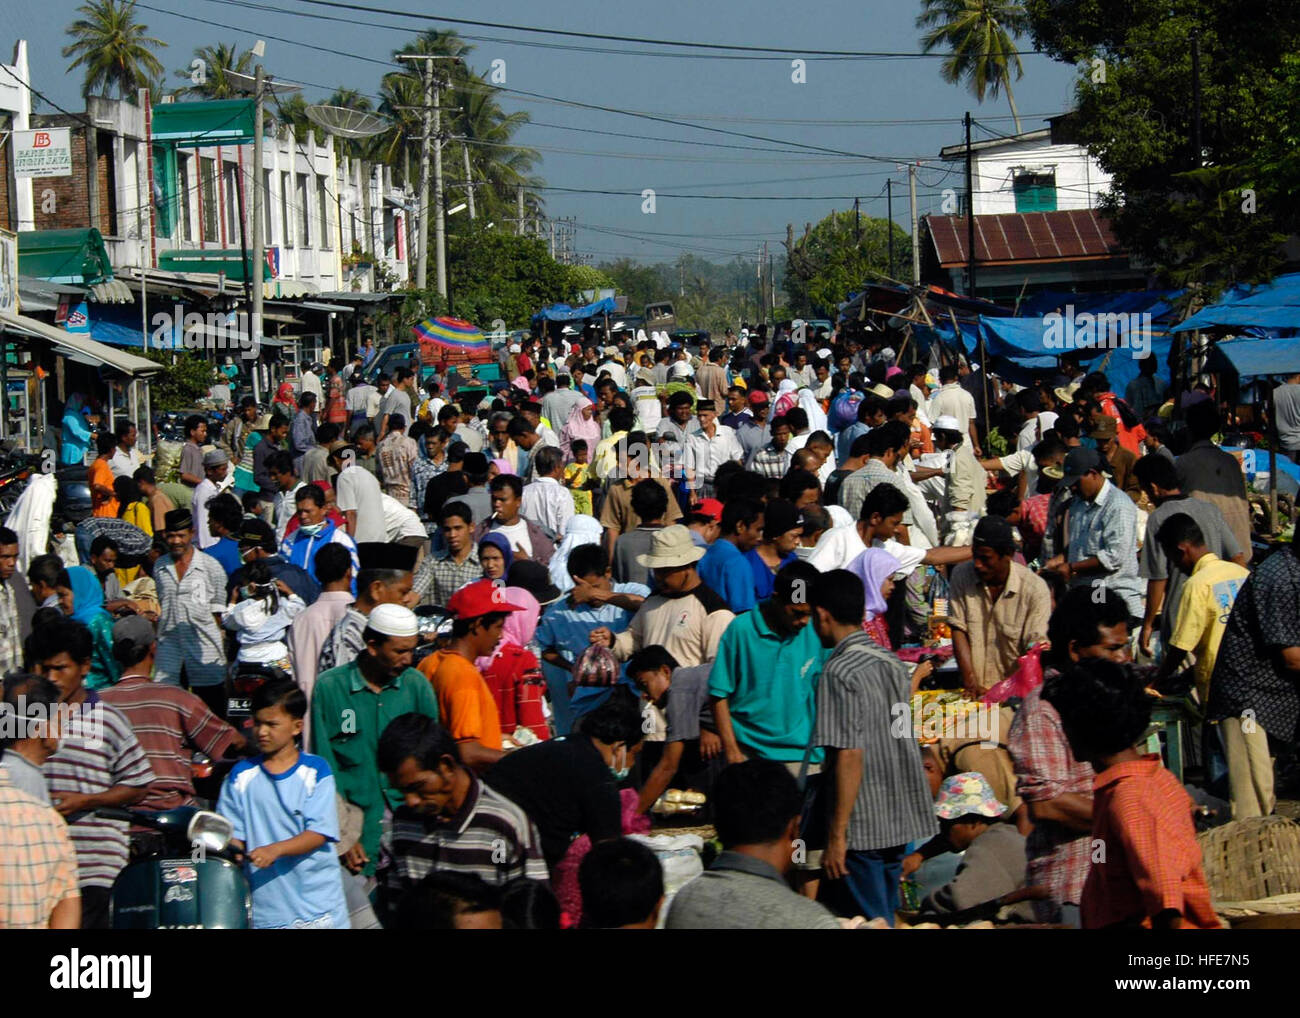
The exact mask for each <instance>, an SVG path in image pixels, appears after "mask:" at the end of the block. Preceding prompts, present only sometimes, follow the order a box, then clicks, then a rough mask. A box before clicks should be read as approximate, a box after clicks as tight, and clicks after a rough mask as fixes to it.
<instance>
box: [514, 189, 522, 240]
mask: <svg viewBox="0 0 1300 1018" xmlns="http://www.w3.org/2000/svg"><path fill="white" fill-rule="evenodd" d="M515 211H516V213H517V215H518V217H519V218H518V220H517V221H516V222H515V236H517V237H522V236H523V235H524V188H523V185H522V184H521V185H520V186H519V187H517V188H515Z"/></svg>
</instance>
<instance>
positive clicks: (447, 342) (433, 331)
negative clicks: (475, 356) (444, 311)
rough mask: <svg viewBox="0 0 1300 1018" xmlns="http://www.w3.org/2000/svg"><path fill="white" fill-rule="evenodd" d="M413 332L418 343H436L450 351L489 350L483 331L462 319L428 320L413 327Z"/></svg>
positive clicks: (473, 351) (470, 351)
mask: <svg viewBox="0 0 1300 1018" xmlns="http://www.w3.org/2000/svg"><path fill="white" fill-rule="evenodd" d="M411 332H412V333H414V335H415V339H416V342H419V343H435V344H437V345H438V346H441V347H445V348H446V349H448V350H461V351H464V352H466V353H475V352H478V351H486V350H487V349H488V348H489V347H488V338H487V336H486V335H484V333H483V330H482V329H480V328H479V327H478V326H477V325H474V324H472V323H471V322H466V321H464V320H462V319H460V318H426V319H425V320H424V321H422V322H420V323H418V324H417V325H415V326H413V327H412V329H411Z"/></svg>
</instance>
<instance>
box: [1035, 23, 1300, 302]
mask: <svg viewBox="0 0 1300 1018" xmlns="http://www.w3.org/2000/svg"><path fill="white" fill-rule="evenodd" d="M1026 8H1027V10H1028V13H1029V18H1030V26H1031V30H1032V33H1033V37H1034V40H1035V42H1036V44H1037V45H1038V47H1039V48H1041V49H1043V50H1045V51H1047V52H1048V53H1049V54H1050V55H1051V56H1052V57H1053V58H1054V59H1057V60H1060V61H1062V62H1066V63H1071V64H1075V65H1077V66H1078V67H1079V69H1080V73H1079V77H1078V79H1077V81H1076V85H1075V99H1076V105H1077V113H1076V114H1075V115H1074V116H1073V117H1072V118H1071V120H1070V123H1069V125H1068V126H1069V130H1070V132H1071V134H1072V135H1073V137H1074V138H1075V139H1076V140H1077V141H1078V142H1079V143H1080V144H1083V145H1085V146H1086V147H1087V148H1088V150H1089V151H1090V152H1091V153H1092V154H1093V155H1094V156H1095V157H1096V158H1097V160H1098V161H1099V162H1100V163H1101V165H1102V167H1103V168H1104V169H1105V170H1106V171H1107V172H1108V173H1110V174H1112V175H1113V177H1114V180H1113V184H1112V189H1111V191H1110V193H1109V194H1108V195H1107V196H1106V197H1105V198H1104V199H1103V201H1102V204H1101V211H1102V212H1103V213H1104V214H1106V215H1107V216H1108V217H1110V218H1111V219H1112V220H1113V221H1114V225H1115V229H1116V232H1117V233H1118V235H1119V237H1120V239H1121V241H1122V242H1123V243H1124V244H1125V245H1126V246H1127V247H1128V249H1129V250H1130V252H1132V253H1133V254H1134V255H1136V256H1138V257H1140V258H1142V259H1144V260H1146V261H1148V262H1149V263H1151V264H1152V265H1154V266H1155V267H1156V268H1157V270H1158V271H1159V274H1160V275H1161V277H1162V279H1163V281H1164V282H1165V283H1167V284H1170V285H1175V286H1182V285H1188V284H1203V285H1204V286H1205V288H1206V289H1207V290H1208V291H1210V292H1213V291H1215V290H1217V289H1219V288H1221V287H1223V286H1225V285H1228V284H1231V283H1233V282H1238V281H1242V282H1251V281H1256V280H1260V279H1264V278H1267V277H1268V276H1270V275H1271V274H1272V273H1273V272H1274V271H1276V269H1277V268H1278V267H1279V265H1280V264H1281V262H1282V253H1281V250H1280V243H1281V241H1282V240H1283V238H1284V237H1285V236H1287V235H1288V234H1290V233H1292V232H1294V231H1295V230H1296V228H1297V225H1298V224H1297V211H1296V208H1295V205H1294V202H1293V199H1292V195H1293V193H1294V192H1293V188H1294V186H1295V184H1296V170H1297V165H1296V148H1295V143H1296V135H1295V124H1296V114H1297V112H1300V109H1298V108H1297V107H1298V106H1300V99H1298V98H1297V97H1298V96H1300V91H1298V90H1297V84H1298V83H1300V81H1298V75H1297V63H1296V59H1295V57H1294V54H1295V52H1296V51H1297V50H1300V5H1297V4H1275V3H1269V4H1241V3H1237V2H1233V0H1180V2H1178V3H1175V4H1170V3H1168V2H1165V0H1123V2H1120V0H1027V2H1026ZM1193 37H1195V38H1196V39H1197V40H1198V42H1199V48H1200V94H1201V101H1200V110H1201V119H1200V124H1201V150H1202V151H1201V152H1200V153H1197V152H1195V151H1193V148H1194V146H1193V140H1192V139H1193V137H1194V115H1195V106H1194V103H1193V102H1192V96H1193V91H1194V85H1193V58H1192V54H1193V44H1192V39H1193Z"/></svg>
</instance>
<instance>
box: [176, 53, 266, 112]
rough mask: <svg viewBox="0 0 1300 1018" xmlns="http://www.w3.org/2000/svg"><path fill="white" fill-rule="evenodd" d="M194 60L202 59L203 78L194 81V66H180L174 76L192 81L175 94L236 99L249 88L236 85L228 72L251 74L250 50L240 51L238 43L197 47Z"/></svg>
mask: <svg viewBox="0 0 1300 1018" xmlns="http://www.w3.org/2000/svg"><path fill="white" fill-rule="evenodd" d="M194 59H195V60H200V61H202V62H203V67H202V72H203V80H202V81H200V82H197V83H195V82H194V78H193V70H192V66H193V65H191V67H185V68H182V69H181V70H179V71H177V72H176V77H178V78H184V79H185V80H186V81H189V82H190V83H191V84H190V85H189V86H187V87H186V88H182V89H180V90H179V92H178V94H180V95H183V96H193V97H195V98H202V99H236V98H239V97H240V96H243V95H246V94H247V92H248V91H249V90H248V89H247V88H246V87H245V86H243V85H237V84H235V82H234V81H232V80H231V78H230V77H229V73H228V72H230V71H235V72H236V73H238V74H252V73H253V54H252V51H251V50H245V51H244V52H243V53H240V52H239V48H238V47H237V46H235V45H233V44H230V45H227V44H226V43H224V42H220V43H217V45H215V46H200V47H199V48H198V49H196V50H195V51H194Z"/></svg>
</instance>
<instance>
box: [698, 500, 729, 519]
mask: <svg viewBox="0 0 1300 1018" xmlns="http://www.w3.org/2000/svg"><path fill="white" fill-rule="evenodd" d="M691 512H693V513H699V514H700V515H701V516H707V517H708V518H709V519H711V520H712V521H713V522H714V523H721V522H722V503H721V502H719V501H718V500H717V499H716V498H703V499H700V501H699V502H697V503H695V505H693V506H691Z"/></svg>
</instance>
